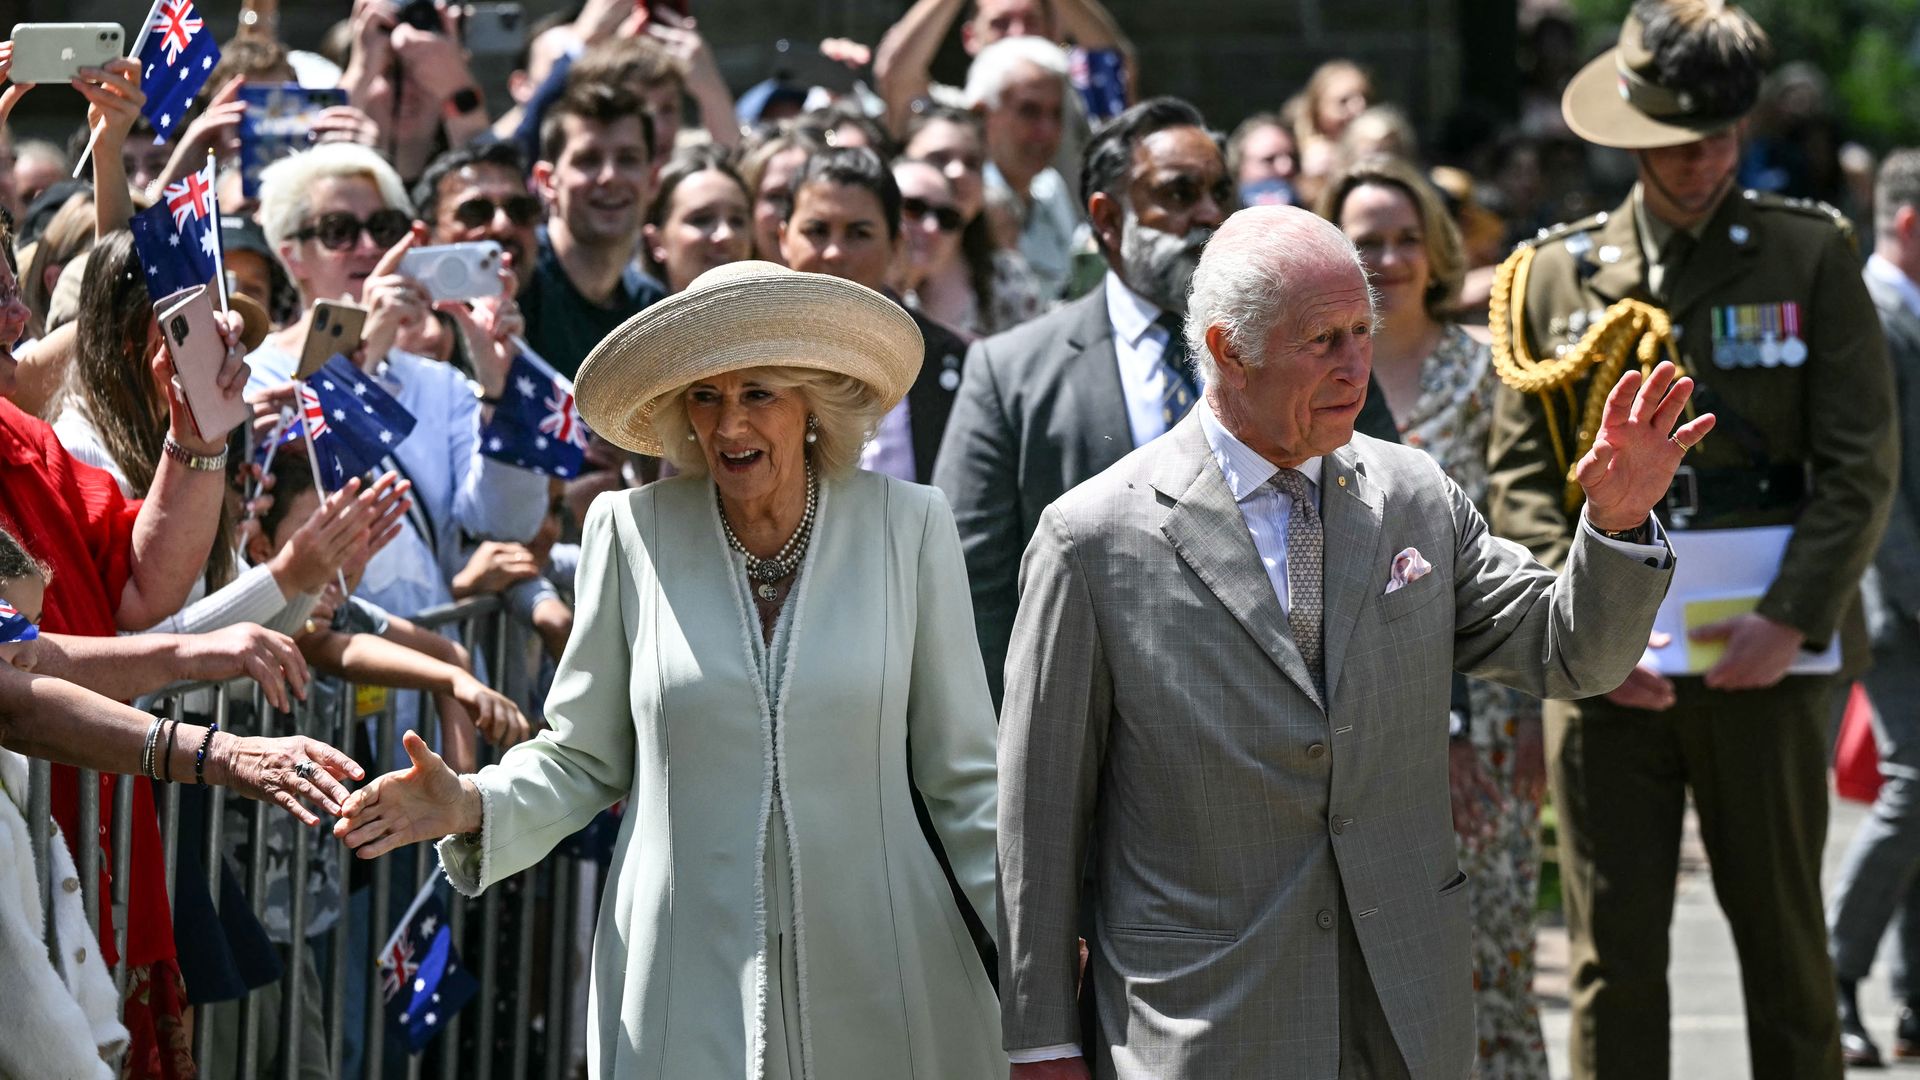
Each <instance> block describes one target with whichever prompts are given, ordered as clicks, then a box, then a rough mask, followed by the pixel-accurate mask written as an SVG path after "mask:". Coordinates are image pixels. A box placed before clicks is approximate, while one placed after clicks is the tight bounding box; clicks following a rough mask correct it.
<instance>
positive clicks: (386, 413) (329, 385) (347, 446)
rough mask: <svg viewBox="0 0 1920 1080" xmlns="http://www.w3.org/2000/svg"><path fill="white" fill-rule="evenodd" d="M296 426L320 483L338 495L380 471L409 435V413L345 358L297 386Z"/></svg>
mask: <svg viewBox="0 0 1920 1080" xmlns="http://www.w3.org/2000/svg"><path fill="white" fill-rule="evenodd" d="M300 424H301V428H302V430H303V431H304V432H305V434H306V436H307V439H308V440H309V441H310V442H311V443H312V444H313V454H314V458H315V459H316V460H318V461H319V463H320V482H321V485H322V486H324V487H325V488H326V489H327V490H328V491H339V490H340V489H341V488H343V487H346V486H347V481H349V480H351V479H353V478H354V477H356V476H361V475H364V474H366V473H367V472H368V471H370V470H372V469H376V468H379V466H380V463H381V462H382V461H384V460H385V459H386V457H387V455H389V454H391V453H393V452H394V450H396V449H398V448H399V446H400V443H401V442H402V441H404V440H405V439H406V437H407V436H408V435H409V434H411V433H412V432H413V414H412V413H410V412H408V411H407V410H406V408H405V407H404V406H402V405H401V404H400V403H399V402H398V401H395V400H394V399H393V396H392V395H391V394H388V393H387V392H386V391H385V390H383V389H381V388H380V384H379V383H377V382H375V381H374V380H373V379H372V378H371V377H369V376H368V375H366V374H365V373H364V372H362V371H361V370H360V369H359V368H357V367H354V366H353V364H352V363H351V362H350V361H348V360H347V358H346V357H344V356H335V357H334V358H333V359H331V360H329V361H327V364H326V366H325V367H323V368H321V369H320V370H319V371H316V372H314V373H313V375H311V376H310V377H308V378H307V379H305V380H304V381H302V382H301V383H300Z"/></svg>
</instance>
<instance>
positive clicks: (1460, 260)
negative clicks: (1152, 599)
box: [1314, 156, 1467, 322]
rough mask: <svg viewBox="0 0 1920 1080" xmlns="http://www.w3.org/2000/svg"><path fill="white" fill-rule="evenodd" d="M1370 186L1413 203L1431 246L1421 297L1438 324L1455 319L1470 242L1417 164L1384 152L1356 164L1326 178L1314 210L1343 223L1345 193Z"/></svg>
mask: <svg viewBox="0 0 1920 1080" xmlns="http://www.w3.org/2000/svg"><path fill="white" fill-rule="evenodd" d="M1368 184H1372V185H1374V186H1376V187H1384V188H1392V189H1393V190H1395V191H1398V192H1400V193H1401V194H1403V195H1405V196H1406V197H1407V199H1408V201H1409V202H1411V203H1413V215H1414V216H1415V217H1417V218H1419V219H1420V237H1421V240H1422V242H1423V243H1424V244H1425V245H1426V249H1427V294H1426V296H1425V297H1424V298H1423V299H1424V300H1425V302H1426V303H1425V306H1426V309H1427V314H1428V315H1429V316H1431V317H1432V318H1433V319H1435V320H1437V321H1439V322H1449V321H1452V320H1453V319H1454V318H1456V317H1457V316H1458V314H1459V313H1458V311H1456V307H1457V305H1458V304H1459V300H1460V283H1461V282H1462V281H1464V280H1465V279H1466V276H1467V253H1466V245H1465V244H1463V243H1461V240H1460V229H1459V227H1458V226H1456V225H1455V224H1454V223H1453V215H1452V214H1450V213H1448V212H1447V204H1446V202H1445V201H1443V200H1442V199H1441V197H1440V193H1439V191H1438V190H1436V189H1435V188H1434V186H1433V184H1431V183H1429V182H1428V180H1427V178H1426V177H1424V176H1421V175H1420V173H1419V171H1418V170H1416V169H1415V168H1414V167H1413V166H1411V165H1409V164H1407V163H1406V162H1404V161H1402V160H1400V159H1399V158H1394V157H1385V156H1376V157H1370V158H1367V159H1365V160H1363V161H1358V162H1355V163H1354V164H1353V165H1351V166H1349V167H1348V168H1347V169H1346V170H1345V171H1343V172H1340V173H1338V174H1336V175H1335V176H1334V177H1333V179H1331V180H1329V181H1328V182H1327V189H1326V190H1325V191H1323V192H1321V193H1320V201H1319V203H1318V204H1317V205H1316V206H1315V207H1314V212H1315V213H1317V214H1319V215H1320V216H1321V217H1323V218H1326V219H1327V220H1328V221H1331V222H1333V223H1334V224H1335V225H1339V224H1340V213H1341V211H1342V210H1344V209H1345V208H1346V202H1347V196H1349V195H1351V194H1353V192H1354V189H1355V188H1360V187H1365V186H1367V185H1368Z"/></svg>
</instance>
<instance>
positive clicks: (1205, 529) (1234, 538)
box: [1152, 415, 1325, 709]
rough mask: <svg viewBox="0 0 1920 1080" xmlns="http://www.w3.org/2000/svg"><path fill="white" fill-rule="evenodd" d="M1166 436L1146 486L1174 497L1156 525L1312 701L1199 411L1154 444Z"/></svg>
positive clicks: (1307, 678)
mask: <svg viewBox="0 0 1920 1080" xmlns="http://www.w3.org/2000/svg"><path fill="white" fill-rule="evenodd" d="M1162 443H1165V444H1167V454H1166V456H1165V457H1164V458H1163V459H1162V464H1161V466H1160V467H1159V468H1158V469H1156V470H1155V473H1154V477H1153V480H1152V484H1153V486H1154V489H1155V490H1157V491H1159V492H1160V493H1161V494H1163V495H1166V496H1168V497H1170V498H1172V499H1173V500H1174V505H1173V507H1172V509H1170V510H1169V511H1168V512H1167V517H1166V520H1165V521H1162V522H1161V523H1160V531H1161V532H1162V533H1164V534H1165V535H1166V537H1167V540H1168V542H1169V543H1171V544H1172V545H1173V550H1174V551H1175V552H1176V553H1177V554H1178V555H1179V556H1180V558H1181V559H1182V560H1183V561H1184V562H1185V563H1186V564H1187V566H1188V567H1189V568H1191V569H1192V570H1193V572H1194V575H1195V576H1196V577H1198V578H1199V579H1200V581H1201V583H1203V584H1204V585H1206V587H1207V588H1208V590H1210V591H1211V592H1212V593H1213V595H1214V597H1215V598H1216V599H1218V600H1219V601H1220V603H1221V605H1222V606H1224V607H1225V608H1226V609H1227V611H1228V612H1229V613H1231V614H1232V615H1233V617H1234V619H1235V620H1237V621H1238V622H1239V623H1240V625H1241V626H1242V627H1244V628H1245V629H1246V631H1247V633H1248V634H1250V635H1252V637H1253V640H1254V641H1255V642H1257V643H1258V644H1259V646H1260V648H1261V650H1262V651H1263V652H1265V653H1266V654H1267V657H1268V658H1269V659H1271V660H1272V661H1273V662H1274V664H1275V665H1277V666H1278V667H1279V668H1280V670H1281V671H1283V672H1285V673H1286V676H1287V678H1289V679H1292V680H1293V682H1294V685H1296V686H1298V687H1299V688H1300V692H1301V693H1303V694H1305V695H1307V697H1308V698H1309V699H1310V700H1312V701H1313V703H1314V704H1315V705H1320V706H1321V708H1322V709H1324V708H1325V705H1324V704H1323V703H1322V699H1321V697H1320V691H1319V688H1317V687H1315V686H1314V684H1313V676H1312V674H1311V673H1309V672H1308V671H1307V664H1306V661H1305V660H1303V659H1301V657H1300V650H1299V649H1298V648H1297V647H1295V645H1294V643H1293V638H1292V636H1291V635H1290V634H1289V633H1288V631H1287V616H1286V613H1285V612H1284V611H1282V610H1281V608H1280V600H1279V598H1278V597H1276V596H1274V594H1273V586H1272V583H1271V582H1269V581H1268V580H1267V575H1266V571H1265V570H1264V569H1263V567H1262V564H1261V562H1260V553H1259V552H1258V551H1257V550H1255V549H1254V546H1253V538H1252V537H1251V536H1249V535H1247V523H1246V519H1245V518H1243V517H1241V516H1240V507H1239V505H1238V504H1237V503H1235V502H1234V501H1233V493H1232V492H1231V491H1229V490H1228V489H1227V480H1226V477H1225V476H1223V475H1221V472H1220V466H1219V464H1218V463H1217V462H1215V461H1214V460H1213V452H1212V451H1211V450H1210V449H1209V448H1208V447H1207V439H1206V434H1205V433H1204V432H1202V431H1201V430H1200V422H1199V417H1198V416H1197V415H1191V416H1188V417H1187V419H1186V420H1184V421H1182V422H1181V423H1180V424H1179V426H1177V427H1176V428H1174V430H1173V431H1172V432H1169V433H1168V434H1167V435H1166V436H1164V437H1163V438H1162V439H1161V440H1160V441H1159V442H1156V443H1155V444H1154V445H1155V446H1159V445H1161V444H1162Z"/></svg>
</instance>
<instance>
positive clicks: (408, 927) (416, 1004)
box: [380, 881, 480, 1054]
mask: <svg viewBox="0 0 1920 1080" xmlns="http://www.w3.org/2000/svg"><path fill="white" fill-rule="evenodd" d="M380 990H381V994H382V996H383V997H384V998H385V1000H386V1009H387V1017H388V1019H389V1020H390V1021H392V1022H393V1024H394V1025H395V1026H396V1027H398V1028H399V1034H400V1038H401V1041H402V1042H404V1043H405V1044H406V1046H407V1049H408V1050H409V1051H410V1052H412V1053H415V1054H417V1053H419V1052H420V1051H422V1050H424V1049H426V1046H427V1043H429V1042H431V1041H432V1040H433V1037H434V1036H435V1035H438V1034H439V1033H440V1029H441V1028H443V1027H445V1026H446V1023H447V1021H448V1020H449V1019H450V1018H452V1016H453V1014H454V1013H455V1012H456V1011H458V1010H459V1008H460V1007H461V1006H462V1005H465V1004H466V1003H467V1002H468V1001H469V1000H471V999H472V998H473V996H474V994H476V993H478V992H479V990H480V981H479V980H478V979H476V978H474V976H473V974H472V973H471V972H469V971H468V970H467V969H466V967H465V965H463V964H462V963H461V962H460V953H459V951H458V950H457V949H455V948H454V946H453V931H452V930H451V929H450V928H449V927H448V926H447V906H446V903H445V901H443V900H442V899H441V898H440V893H439V883H438V882H437V881H429V882H427V884H426V885H425V886H424V887H423V888H421V890H420V893H419V895H417V896H415V897H414V899H413V904H412V905H411V906H410V907H408V908H407V913H406V915H404V916H402V917H401V920H400V925H399V927H398V928H396V929H395V930H394V932H393V936H392V937H390V938H388V939H387V943H386V945H385V947H383V948H382V949H381V950H380Z"/></svg>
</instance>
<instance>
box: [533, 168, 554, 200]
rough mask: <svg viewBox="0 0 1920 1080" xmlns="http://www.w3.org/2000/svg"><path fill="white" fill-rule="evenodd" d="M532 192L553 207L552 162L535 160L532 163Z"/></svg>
mask: <svg viewBox="0 0 1920 1080" xmlns="http://www.w3.org/2000/svg"><path fill="white" fill-rule="evenodd" d="M533 193H534V194H535V195H538V196H540V201H541V202H544V203H546V204H547V209H549V210H551V209H553V162H551V161H536V162H534V163H533Z"/></svg>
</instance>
